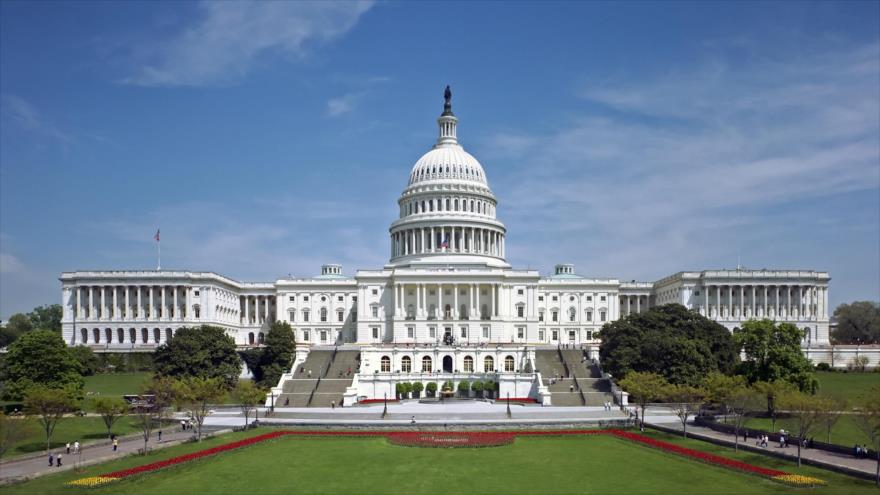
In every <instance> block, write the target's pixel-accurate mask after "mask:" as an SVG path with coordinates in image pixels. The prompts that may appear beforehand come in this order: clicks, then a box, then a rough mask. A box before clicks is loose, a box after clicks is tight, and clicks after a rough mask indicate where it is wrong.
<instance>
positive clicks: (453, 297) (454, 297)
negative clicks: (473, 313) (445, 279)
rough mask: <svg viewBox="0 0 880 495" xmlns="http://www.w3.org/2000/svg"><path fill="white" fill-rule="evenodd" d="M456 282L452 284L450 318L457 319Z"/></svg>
mask: <svg viewBox="0 0 880 495" xmlns="http://www.w3.org/2000/svg"><path fill="white" fill-rule="evenodd" d="M458 317H459V314H458V284H452V318H453V319H458Z"/></svg>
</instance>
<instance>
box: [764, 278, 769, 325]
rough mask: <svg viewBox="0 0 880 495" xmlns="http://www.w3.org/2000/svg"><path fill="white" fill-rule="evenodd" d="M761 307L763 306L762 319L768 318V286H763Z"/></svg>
mask: <svg viewBox="0 0 880 495" xmlns="http://www.w3.org/2000/svg"><path fill="white" fill-rule="evenodd" d="M763 305H764V314H763V317H764V318H768V317H769V316H770V286H769V285H765V286H764V302H763Z"/></svg>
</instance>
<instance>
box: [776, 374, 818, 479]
mask: <svg viewBox="0 0 880 495" xmlns="http://www.w3.org/2000/svg"><path fill="white" fill-rule="evenodd" d="M779 405H780V407H781V408H783V409H785V410H786V411H788V413H789V414H791V416H792V418H793V419H794V429H795V431H794V432H793V433H794V434H795V437H797V439H798V442H797V444H798V449H797V456H798V467H801V446H802V445H803V443H804V439H805V438H806V437H807V434H809V433H810V430H812V429H813V428H815V427H816V425H817V424H818V423H819V420H820V419H821V417H822V414H823V413H824V411H825V407H826V401H824V400H823V399H820V398H817V397H813V396H811V395H807V394H805V393H803V392H800V391H791V392H788V393H785V394H783V395H781V396H780V397H779Z"/></svg>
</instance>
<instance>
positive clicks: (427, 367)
mask: <svg viewBox="0 0 880 495" xmlns="http://www.w3.org/2000/svg"><path fill="white" fill-rule="evenodd" d="M430 372H431V358H430V356H425V357H423V358H422V373H430Z"/></svg>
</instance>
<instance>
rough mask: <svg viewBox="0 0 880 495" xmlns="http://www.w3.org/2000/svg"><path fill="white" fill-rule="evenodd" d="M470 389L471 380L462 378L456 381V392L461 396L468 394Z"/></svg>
mask: <svg viewBox="0 0 880 495" xmlns="http://www.w3.org/2000/svg"><path fill="white" fill-rule="evenodd" d="M470 391H471V382H469V381H467V380H462V381H460V382H458V392H459V394H460V395H461V396H462V397H467V396H468V395H470Z"/></svg>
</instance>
